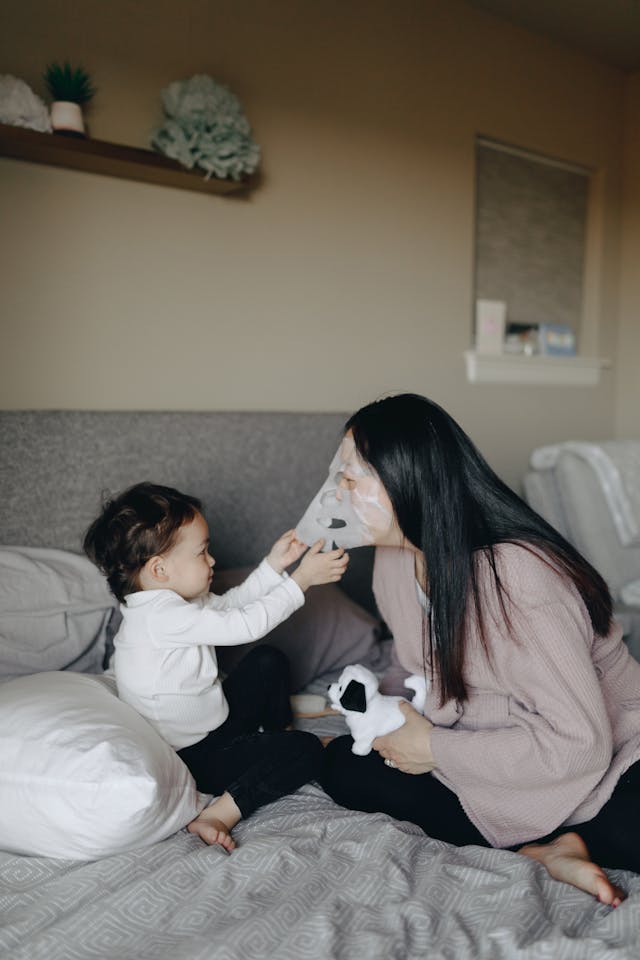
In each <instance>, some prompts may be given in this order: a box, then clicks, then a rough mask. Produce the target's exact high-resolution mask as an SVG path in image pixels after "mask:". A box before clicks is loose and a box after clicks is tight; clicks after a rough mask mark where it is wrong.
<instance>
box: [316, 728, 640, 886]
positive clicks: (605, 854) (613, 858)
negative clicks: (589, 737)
mask: <svg viewBox="0 0 640 960" xmlns="http://www.w3.org/2000/svg"><path fill="white" fill-rule="evenodd" d="M352 743H353V740H352V739H351V737H338V738H337V739H336V740H333V741H332V742H331V743H330V744H329V745H328V746H327V748H326V749H325V751H324V769H323V773H322V778H321V783H322V786H323V787H324V789H325V790H326V792H327V793H328V794H329V796H331V797H332V798H333V799H334V800H335V801H336V802H337V803H339V804H341V805H342V806H343V807H348V808H349V809H350V810H365V811H367V812H369V813H373V812H382V813H388V814H390V815H391V816H392V817H395V819H396V820H410V821H411V822H412V823H416V824H417V825H418V826H419V827H422V829H423V830H424V832H425V833H427V834H428V835H429V836H430V837H434V838H435V839H436V840H444V841H446V842H447V843H452V844H455V846H458V847H462V846H466V845H468V844H476V845H479V846H483V847H487V846H490V844H489V843H488V841H487V840H485V838H484V837H483V835H482V834H481V833H480V831H479V830H478V829H477V828H476V827H475V826H474V825H473V823H472V822H471V820H469V818H468V817H467V815H466V813H465V812H464V810H463V809H462V806H461V804H460V801H459V800H458V798H457V797H456V795H455V793H453V792H452V791H451V790H449V789H448V787H445V786H444V785H443V784H442V783H440V781H439V780H436V778H435V777H433V776H431V774H430V773H425V774H421V775H417V776H412V775H410V774H406V773H401V771H399V770H394V769H393V768H391V767H387V766H385V764H384V761H383V760H382V758H381V757H380V756H379V755H378V754H377V753H376V752H375V751H373V750H372V751H371V753H370V754H368V755H367V756H366V757H358V756H356V755H355V754H353V753H352V752H351V745H352ZM497 789H499V787H498V788H497ZM639 813H640V762H638V763H635V764H634V765H633V766H632V767H630V768H629V770H627V772H626V773H625V774H624V775H623V776H622V777H621V778H620V780H619V781H618V784H617V786H616V789H615V790H614V792H613V794H612V796H611V797H610V799H609V800H608V801H607V803H605V805H604V807H602V809H601V810H600V812H599V813H598V814H596V816H595V817H594V818H593V819H592V820H590V821H589V822H588V823H580V824H575V825H573V826H570V827H560V828H558V829H557V830H555V831H554V832H553V833H552V834H549V835H548V836H547V837H541V838H540V841H539V842H545V841H548V840H552V839H553V838H554V837H557V836H559V835H560V834H562V833H568V832H569V831H575V833H578V834H579V835H580V836H581V837H582V839H583V840H584V842H585V843H586V845H587V847H588V849H589V853H590V855H591V857H592V859H593V860H594V861H595V862H596V863H598V864H600V866H602V867H609V868H611V869H618V870H632V871H634V872H635V873H640V816H639V815H638V814H639ZM519 846H521V844H518V845H517V846H514V847H512V848H510V849H512V850H516V849H517V848H518V847H519Z"/></svg>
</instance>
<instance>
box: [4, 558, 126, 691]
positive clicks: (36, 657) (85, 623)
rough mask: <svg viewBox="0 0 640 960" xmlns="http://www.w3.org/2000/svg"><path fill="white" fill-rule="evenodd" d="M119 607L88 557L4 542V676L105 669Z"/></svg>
mask: <svg viewBox="0 0 640 960" xmlns="http://www.w3.org/2000/svg"><path fill="white" fill-rule="evenodd" d="M115 608H116V601H115V599H114V597H113V596H112V595H111V593H110V591H109V588H108V586H107V582H106V580H105V578H104V577H103V576H102V574H101V573H100V572H99V571H98V570H97V569H96V567H95V566H94V565H93V564H92V563H91V562H90V561H89V560H87V558H86V557H84V556H81V555H80V554H76V553H69V552H67V551H65V550H54V549H48V548H45V547H0V680H10V679H12V678H13V677H20V676H24V675H26V674H32V673H40V672H42V671H45V670H47V671H49V670H73V671H75V672H78V673H100V672H101V671H102V669H103V665H104V659H105V644H106V638H107V629H108V625H109V621H110V619H111V617H112V615H113V612H114V610H115Z"/></svg>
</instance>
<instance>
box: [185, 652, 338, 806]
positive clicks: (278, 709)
mask: <svg viewBox="0 0 640 960" xmlns="http://www.w3.org/2000/svg"><path fill="white" fill-rule="evenodd" d="M222 688H223V690H224V693H225V696H226V698H227V702H228V704H229V716H228V717H227V719H226V720H225V722H224V723H223V724H222V725H221V726H220V727H218V728H217V729H216V730H212V731H211V733H209V734H207V736H206V737H205V738H204V739H203V740H200V741H198V743H194V744H192V746H190V747H184V748H183V749H182V750H178V756H179V757H180V758H181V759H182V760H183V761H184V763H185V764H186V765H187V767H188V768H189V770H190V771H191V773H192V774H193V777H194V779H195V781H196V784H197V786H198V790H201V791H202V792H203V793H212V794H215V795H216V796H218V795H220V794H222V793H224V792H225V790H226V791H228V792H229V793H230V794H231V796H232V797H233V799H234V800H235V802H236V804H237V806H238V808H239V810H240V812H241V814H242V816H243V818H244V817H248V816H249V815H250V814H251V813H253V812H254V810H257V809H258V807H262V806H264V805H265V804H266V803H271V802H272V801H273V800H278V799H279V798H280V797H283V796H285V794H287V793H293V792H294V791H295V790H297V789H298V787H301V786H302V784H303V783H307V782H308V781H309V780H314V779H316V778H317V777H319V775H320V769H321V765H322V754H323V750H322V745H321V743H320V741H319V740H318V738H317V737H315V736H314V735H313V734H311V733H304V732H302V731H300V730H286V729H285V728H286V727H287V726H288V725H289V724H290V723H291V720H292V714H291V704H290V701H289V694H290V682H289V662H288V660H287V658H286V656H285V655H284V653H282V652H281V651H280V650H276V649H275V647H271V646H269V645H265V644H262V645H260V646H259V647H254V648H253V650H251V651H250V652H249V653H248V654H247V656H246V657H244V659H243V660H241V661H240V663H239V664H238V665H237V667H236V668H235V669H234V670H233V671H232V672H231V673H230V674H229V676H228V677H227V679H226V680H224V681H223V684H222Z"/></svg>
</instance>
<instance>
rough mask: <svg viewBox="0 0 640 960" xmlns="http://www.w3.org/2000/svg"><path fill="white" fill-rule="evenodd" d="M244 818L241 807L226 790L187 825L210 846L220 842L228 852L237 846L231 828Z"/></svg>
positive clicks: (190, 831)
mask: <svg viewBox="0 0 640 960" xmlns="http://www.w3.org/2000/svg"><path fill="white" fill-rule="evenodd" d="M241 819H242V814H241V813H240V809H239V807H238V805H237V804H236V802H235V800H234V799H233V797H232V796H231V794H230V793H227V791H226V790H225V792H224V793H223V794H222V796H221V797H218V799H217V800H214V801H213V803H212V804H210V805H209V806H208V807H206V808H205V809H204V810H203V811H202V813H201V814H200V816H199V817H196V819H195V820H192V821H191V823H190V824H188V825H187V830H188V831H189V833H195V834H197V835H198V836H199V837H200V839H201V840H204V842H205V843H208V844H209V846H213V845H214V844H218V846H221V847H223V848H224V849H225V850H226V851H227V853H231V851H232V850H235V848H236V842H235V840H234V839H233V837H232V836H231V830H232V829H233V827H235V825H236V823H238V821H239V820H241Z"/></svg>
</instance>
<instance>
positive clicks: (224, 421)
mask: <svg viewBox="0 0 640 960" xmlns="http://www.w3.org/2000/svg"><path fill="white" fill-rule="evenodd" d="M343 422H344V417H342V416H340V415H338V414H299V415H298V414H280V413H273V414H271V413H261V414H258V413H159V412H148V413H143V412H132V413H127V412H118V413H94V412H74V411H64V412H55V411H53V412H52V411H50V412H37V411H24V412H20V411H13V412H4V413H0V442H1V444H2V457H1V459H0V492H1V496H0V544H2V546H3V547H6V548H9V549H8V550H6V551H5V555H6V556H8V557H9V560H10V561H13V560H14V559H16V557H18V555H19V559H20V562H22V559H23V554H24V551H28V552H29V551H30V553H29V555H28V559H29V560H32V559H33V555H34V553H33V552H34V551H35V555H36V556H40V555H39V554H38V553H37V551H45V554H43V556H48V554H47V553H46V551H50V550H54V551H59V553H60V555H62V557H63V558H66V559H67V560H68V559H69V555H71V556H72V557H73V555H77V554H78V553H79V550H80V542H81V536H82V532H83V530H84V529H85V528H86V526H87V524H88V523H89V522H90V520H91V519H92V518H93V516H94V514H95V512H96V510H97V508H98V506H99V503H100V498H101V496H102V494H103V492H106V491H112V492H115V491H117V490H120V489H122V488H123V487H124V486H126V485H128V484H130V483H133V482H135V481H137V480H142V479H152V480H155V481H157V482H161V483H169V484H173V485H175V486H178V487H180V488H183V489H185V490H187V491H188V492H190V493H193V494H195V495H196V496H199V497H201V498H202V499H203V500H204V503H205V508H206V510H205V512H206V514H207V519H208V520H209V523H210V526H211V531H212V544H213V550H214V555H215V556H216V558H217V560H218V566H219V568H222V567H224V568H226V569H227V571H228V572H227V574H225V576H227V577H228V578H230V579H229V582H231V581H232V580H233V577H234V576H236V577H237V576H240V575H241V573H242V570H243V568H245V567H246V566H247V565H251V564H253V563H255V562H257V561H258V560H259V559H260V557H261V556H262V555H263V554H264V552H265V551H266V549H267V548H268V546H269V545H270V543H271V542H272V541H273V540H274V539H275V537H276V536H277V535H278V534H279V533H281V532H282V530H284V529H286V528H287V527H289V526H292V525H293V523H295V521H296V520H297V519H298V517H299V516H300V515H301V514H302V512H303V510H304V508H305V507H306V505H307V503H308V501H309V500H310V498H311V496H312V495H313V493H314V492H315V491H316V489H317V488H318V486H319V485H320V482H321V481H322V479H323V478H324V476H325V474H326V466H327V464H328V462H329V459H330V457H331V455H332V454H333V452H334V450H335V448H336V446H337V443H338V439H339V435H340V428H341V424H342V423H343ZM21 551H22V553H21ZM57 556H58V559H59V555H57ZM371 560H372V558H371V555H370V553H369V551H367V550H363V551H355V552H354V554H353V562H352V564H351V567H350V570H349V575H348V577H346V578H345V582H344V583H343V585H342V587H341V588H337V587H331V588H330V592H329V593H325V594H321V593H320V591H321V590H322V589H324V588H318V593H317V595H316V600H314V601H313V603H309V604H308V606H307V610H306V612H305V613H304V614H303V616H302V618H299V619H298V621H296V622H293V621H292V622H291V623H289V627H288V632H287V631H285V632H284V633H283V634H281V635H280V636H278V637H276V638H275V641H274V642H276V641H277V642H278V643H279V645H281V646H283V648H285V649H287V650H288V651H289V652H290V653H291V652H292V651H293V655H294V661H295V662H294V674H295V683H296V687H297V689H298V690H304V691H307V692H310V693H320V694H321V693H324V691H325V690H326V686H327V683H329V682H330V681H331V680H332V679H333V678H334V677H335V676H336V674H337V672H338V671H339V669H340V666H341V665H343V664H344V663H346V662H351V661H353V660H355V659H359V660H366V661H367V662H368V663H369V664H370V665H371V666H373V667H374V669H379V670H382V669H383V668H384V665H385V662H386V658H387V657H388V653H389V644H390V641H389V639H388V638H386V637H385V633H384V626H383V625H381V624H379V622H378V620H377V616H376V611H375V607H374V604H373V599H372V596H371V591H370V577H371ZM69 562H70V563H71V565H72V567H73V562H74V561H73V559H71V560H70V561H69ZM9 579H10V578H9ZM25 579H26V580H27V581H28V580H29V578H28V577H24V576H23V577H22V582H24V580H25ZM222 579H223V580H224V577H223V578H222ZM7 582H8V581H7ZM29 586H30V587H31V586H33V585H32V584H30V583H29ZM23 593H24V591H23ZM26 595H27V596H29V595H31V596H33V597H34V604H35V605H37V603H36V599H38V598H40V599H41V598H42V596H43V590H41V589H38V588H37V587H35V588H34V589H33V590H31V592H30V593H29V592H26ZM98 601H99V598H98V599H96V602H95V604H94V607H95V609H94V608H92V611H93V615H94V619H93V621H92V627H91V630H92V631H93V633H95V635H96V636H97V637H98V638H99V639H98V640H96V641H95V642H93V643H90V644H86V643H85V647H84V648H82V649H80V648H79V647H75V648H74V649H73V650H72V651H70V652H69V656H68V660H69V662H68V663H66V662H65V663H60V662H58V661H56V659H55V658H56V655H57V654H58V653H59V650H60V644H51V643H50V642H49V643H44V642H43V643H42V645H41V647H40V648H39V649H38V650H37V651H35V653H34V652H33V651H31V652H30V651H29V650H27V649H25V648H26V646H27V645H28V644H27V641H28V640H29V639H30V638H31V637H32V635H33V631H34V630H35V629H36V628H35V627H34V626H33V622H34V621H33V620H29V619H28V618H25V616H23V619H22V620H21V621H20V623H19V624H18V627H19V628H20V629H23V634H22V635H21V636H22V641H21V648H20V649H18V650H16V649H15V648H14V649H13V650H12V651H9V653H8V654H6V650H4V652H3V657H5V660H7V658H8V661H9V665H8V667H7V668H6V669H5V673H4V676H3V678H2V679H3V680H5V681H7V683H6V684H1V685H0V723H1V722H2V721H1V717H2V704H3V697H4V700H5V705H6V704H7V703H8V704H9V707H8V708H7V709H9V708H10V707H11V704H10V697H8V694H7V691H9V690H10V689H12V686H11V684H12V683H14V687H13V689H15V682H14V681H13V680H12V679H11V678H12V677H13V678H15V677H16V676H17V677H18V679H19V680H20V682H23V683H27V684H33V685H34V688H36V689H38V690H39V691H41V692H42V691H45V692H46V691H48V690H49V689H53V688H54V687H55V685H56V683H61V684H62V685H64V684H69V683H71V684H72V685H73V684H75V685H76V686H77V685H78V684H84V685H85V687H86V686H87V685H89V687H90V688H91V689H90V693H91V696H94V694H95V691H97V690H98V687H99V688H100V690H101V691H104V693H103V692H100V694H99V696H103V695H104V697H111V698H112V699H113V700H115V699H116V698H115V696H114V695H113V692H112V691H111V692H109V691H108V690H107V689H106V688H107V687H108V686H109V680H108V677H106V678H105V677H102V676H101V671H102V667H103V665H104V663H105V656H106V655H107V654H108V645H109V639H110V635H111V633H112V630H113V627H114V623H113V614H112V613H111V612H110V610H109V609H108V607H107V605H106V603H105V606H104V609H103V608H102V607H101V606H100V602H98ZM8 612H11V611H8V604H7V603H6V602H5V609H4V610H2V609H1V608H0V616H5V615H6V614H7V613H8ZM13 612H14V613H15V611H13ZM22 613H23V614H25V615H26V614H27V613H29V614H32V613H33V611H28V610H26V611H25V610H23V611H22ZM76 613H78V611H77V610H75V611H73V615H74V616H75V614H76ZM80 614H81V616H80ZM71 616H72V614H71V613H69V611H67V619H66V621H65V623H66V628H67V631H68V632H73V631H71V629H70V619H69V618H70V617H71ZM87 616H88V614H87V610H86V609H84V608H83V609H82V610H81V611H80V612H79V613H78V618H79V619H78V623H81V624H82V627H83V630H84V631H85V633H86V632H87V631H86V629H85V628H86V625H87V622H88V621H87ZM23 621H24V622H23ZM42 622H43V621H42V618H40V620H38V624H41V623H42ZM74 622H75V621H74ZM25 624H27V626H26V627H25ZM18 627H16V626H15V623H14V624H13V626H12V629H14V628H15V629H18ZM3 629H4V628H3ZM74 629H75V627H74ZM91 630H90V631H89V632H91ZM81 632H82V631H80V628H78V630H76V634H75V635H74V636H75V639H76V640H77V639H78V636H79V634H80V633H81ZM0 633H2V631H0ZM7 635H8V631H7V629H5V630H4V634H3V640H6V638H7ZM85 640H86V637H85ZM5 654H6V656H5ZM29 656H31V659H29ZM12 657H13V660H12V659H11V658H12ZM21 658H22V659H21ZM62 668H64V669H62ZM41 671H42V672H41ZM20 674H22V677H20ZM25 674H26V676H25ZM70 676H71V680H69V677H70ZM34 678H35V679H34ZM50 678H54V679H53V680H52V679H50ZM55 678H58V679H57V680H56V679H55ZM40 699H46V696H44V697H41V698H40ZM109 703H111V701H109ZM123 706H124V705H123ZM9 716H10V717H11V718H13V722H8V723H7V724H6V728H5V730H4V732H3V739H2V743H6V742H7V741H6V737H8V736H9V733H7V729H8V728H11V730H13V733H14V734H15V735H16V736H17V735H18V734H19V733H20V731H19V730H18V733H17V734H16V733H15V730H14V728H15V727H20V723H19V717H20V714H19V711H18V712H16V711H15V710H13V708H11V709H10V712H9ZM16 717H17V718H18V719H17V720H16V719H15V718H16ZM297 723H298V725H299V726H301V727H302V728H304V729H310V730H313V731H315V732H317V733H319V734H321V735H331V734H335V733H340V732H342V731H343V730H344V727H343V721H342V719H341V718H340V717H336V716H333V717H331V716H329V717H323V718H316V719H301V720H298V721H297ZM45 733H46V731H45ZM4 734H6V737H5V736H4ZM3 749H4V748H3ZM6 758H7V754H6V752H5V755H4V757H3V763H2V766H3V769H4V770H5V772H6V767H7V759H6ZM110 786H111V784H110V783H108V782H107V781H105V782H104V784H103V787H102V789H101V790H100V791H99V794H98V795H97V796H98V797H99V798H100V799H101V800H102V801H104V797H105V795H106V794H107V793H108V789H109V787H110ZM27 796H28V795H27ZM37 800H38V798H37V797H36V796H35V794H33V793H32V794H31V798H30V802H33V803H36V802H37ZM96 802H97V801H96ZM27 808H28V802H27V801H26V800H25V803H24V805H23V808H22V810H23V811H24V813H25V816H26V813H27V812H28V811H27ZM19 814H20V810H18V815H17V819H16V821H15V824H14V826H13V828H12V829H13V830H14V832H15V833H16V834H17V833H19V832H20V817H19ZM2 815H3V818H5V819H6V806H5V807H4V808H3V810H2ZM150 836H151V835H150ZM235 836H236V839H237V840H238V848H237V849H236V850H235V851H234V853H233V854H232V855H231V856H229V855H227V854H226V853H225V852H224V851H223V850H222V849H221V848H217V847H207V846H205V845H204V844H203V843H202V842H201V841H200V840H199V839H198V838H197V837H194V836H193V835H191V834H189V833H188V832H187V831H186V830H185V829H183V828H177V829H174V830H172V831H171V832H170V834H169V835H167V836H166V837H165V838H163V839H161V840H155V841H154V840H150V841H149V842H146V843H145V844H144V845H143V846H135V844H134V845H132V846H131V847H130V848H127V849H120V850H117V849H116V850H115V852H112V853H110V854H108V855H104V856H99V857H97V858H95V857H94V858H92V857H91V856H87V855H86V851H85V852H84V853H83V854H82V855H81V856H75V857H72V858H68V857H60V856H42V855H25V854H24V853H18V852H16V851H15V850H9V849H5V850H4V851H2V852H0V956H3V957H4V956H6V957H7V958H11V960H40V958H42V960H89V958H96V960H97V958H100V960H106V958H114V960H145V958H149V960H152V958H153V960H209V958H220V960H222V958H225V960H251V958H260V960H263V958H282V960H284V958H291V960H293V958H295V960H304V958H343V957H344V958H349V960H354V958H356V960H359V958H363V960H364V958H367V960H368V958H403V960H404V958H418V957H420V958H424V957H429V958H434V960H435V958H455V960H463V958H474V960H476V958H487V960H488V958H492V960H497V958H554V960H564V958H567V960H569V958H575V960H591V958H593V960H604V958H609V957H611V958H614V957H615V958H616V960H621V958H627V957H628V958H637V957H638V956H639V951H640V947H639V946H638V939H639V933H640V876H636V875H633V874H629V873H624V872H617V873H615V874H613V876H614V878H615V880H616V882H618V883H619V884H621V885H622V886H623V887H624V888H625V889H626V891H627V892H628V894H629V896H628V899H627V900H626V901H625V902H624V903H623V904H622V906H621V907H620V908H618V909H617V910H611V909H610V908H607V907H604V906H602V905H599V904H597V903H596V902H595V901H594V900H593V899H592V898H591V897H590V896H588V895H586V894H583V893H581V892H579V891H578V890H576V889H574V888H572V887H569V886H567V885H564V884H559V883H557V882H554V881H552V880H551V879H549V877H548V875H547V874H546V872H545V870H544V869H543V868H542V867H540V866H538V865H536V864H534V863H533V862H531V861H529V860H527V859H525V858H524V857H520V856H518V855H517V854H512V853H508V852H503V851H497V850H491V849H486V848H479V847H467V848H455V847H452V846H449V845H447V844H444V843H440V842H437V841H434V840H431V839H430V838H428V837H426V836H425V835H424V834H423V833H422V832H421V831H420V830H419V829H418V828H417V827H415V826H413V825H412V824H410V823H401V822H396V821H393V820H392V819H391V818H389V817H387V816H385V815H374V814H366V815H365V814H360V813H356V812H351V811H347V810H344V809H341V808H340V807H338V806H336V805H335V804H334V803H333V802H332V801H331V800H330V799H329V798H328V797H327V796H326V795H325V794H324V793H323V791H322V790H321V789H320V788H319V787H318V785H316V784H309V785H307V786H305V787H303V788H302V789H301V790H300V791H298V792H297V793H296V794H294V795H293V796H290V797H286V798H284V799H282V800H280V801H278V802H277V803H275V804H272V805H269V806H267V807H264V808H262V809H261V810H259V811H258V812H257V813H256V814H255V815H254V816H252V817H251V818H250V819H249V820H248V821H247V822H244V823H241V824H240V825H239V826H238V827H237V828H236V831H235ZM67 841H68V849H71V841H70V835H68V836H65V835H62V836H61V837H59V838H58V842H59V844H61V849H65V844H66V843H67ZM5 846H9V847H10V846H11V843H8V844H5Z"/></svg>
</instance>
